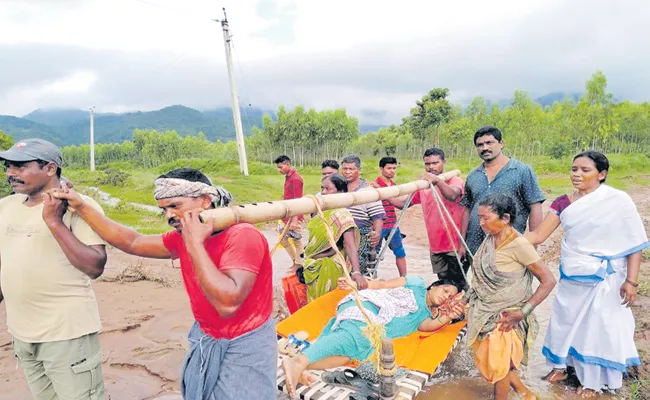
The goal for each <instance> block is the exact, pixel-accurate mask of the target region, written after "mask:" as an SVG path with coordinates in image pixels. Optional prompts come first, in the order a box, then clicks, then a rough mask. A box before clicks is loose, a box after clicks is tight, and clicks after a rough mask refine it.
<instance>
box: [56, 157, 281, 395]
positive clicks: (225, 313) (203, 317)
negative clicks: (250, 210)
mask: <svg viewBox="0 0 650 400" xmlns="http://www.w3.org/2000/svg"><path fill="white" fill-rule="evenodd" d="M54 196H55V197H58V198H60V199H65V200H67V201H68V206H69V210H71V211H74V212H77V213H78V214H79V215H80V216H81V218H83V220H84V221H86V223H88V225H89V226H90V227H91V228H92V229H93V230H94V231H95V232H97V233H98V234H99V236H101V237H102V239H104V240H105V241H107V242H108V243H110V244H111V245H113V246H115V247H117V248H118V249H120V250H122V251H124V252H126V253H129V254H134V255H137V256H140V257H150V258H172V259H180V264H181V272H182V275H183V281H184V283H185V289H186V290H187V294H188V295H189V297H190V305H191V308H192V313H193V314H194V319H195V323H194V325H193V326H192V329H191V330H190V333H189V335H188V339H189V342H190V350H189V353H188V354H187V356H186V358H185V361H184V362H183V373H182V380H181V392H182V394H183V398H184V399H186V400H202V399H213V398H215V399H242V398H243V399H253V398H254V399H275V398H276V396H277V394H276V391H277V388H276V383H275V381H276V368H277V364H276V363H277V341H276V340H277V339H276V332H275V324H274V322H273V319H272V318H271V313H272V310H273V282H272V266H271V257H270V255H269V249H268V243H267V241H266V239H265V238H264V236H263V235H262V233H261V232H260V231H258V230H257V229H256V228H255V227H254V226H253V225H250V224H246V223H242V224H237V225H233V226H231V227H229V228H226V229H224V230H223V231H220V232H213V228H212V226H213V221H211V220H208V221H205V223H204V222H203V221H202V220H201V218H200V216H199V214H200V212H201V211H204V210H207V209H211V208H214V207H219V206H226V205H228V203H229V202H230V201H231V200H232V196H231V195H230V193H228V192H227V191H226V190H225V189H223V188H221V187H218V186H216V187H215V186H213V185H212V183H211V182H210V179H208V177H207V176H205V175H204V174H203V173H201V172H200V171H198V170H195V169H191V168H180V169H176V170H173V171H171V172H169V173H167V174H164V175H161V176H159V177H158V178H157V179H156V181H155V192H154V197H155V198H156V200H157V202H158V206H159V207H160V208H161V209H162V210H163V211H164V214H165V218H167V220H168V223H169V225H171V226H172V227H173V228H174V229H175V230H173V231H170V232H167V233H165V234H163V235H142V234H140V233H138V232H136V231H134V230H132V229H130V228H127V227H125V226H123V225H120V224H118V223H116V222H114V221H112V220H110V219H108V218H106V217H105V216H104V215H102V214H101V213H99V212H97V211H96V210H95V209H94V208H93V207H90V206H88V205H86V204H85V203H84V201H83V200H82V198H81V197H80V196H79V194H77V193H75V192H74V191H72V190H70V189H68V188H62V189H60V190H56V191H54Z"/></svg>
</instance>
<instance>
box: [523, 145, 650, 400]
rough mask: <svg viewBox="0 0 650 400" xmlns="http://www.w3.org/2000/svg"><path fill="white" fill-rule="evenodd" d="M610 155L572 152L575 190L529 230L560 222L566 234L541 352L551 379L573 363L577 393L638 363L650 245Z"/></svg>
mask: <svg viewBox="0 0 650 400" xmlns="http://www.w3.org/2000/svg"><path fill="white" fill-rule="evenodd" d="M608 172H609V160H608V159H607V157H606V156H605V155H604V154H602V153H600V152H597V151H593V150H589V151H585V152H584V153H580V154H578V155H576V156H575V157H574V158H573V165H572V167H571V174H570V176H571V183H572V184H573V187H574V188H575V190H574V191H573V192H572V193H569V194H568V195H563V196H560V197H558V198H557V199H555V201H554V202H553V203H552V204H551V207H550V209H549V212H548V214H546V218H544V221H542V223H541V225H539V226H538V227H537V229H535V230H534V231H532V232H528V233H526V235H524V236H525V237H526V238H528V239H529V240H530V242H531V243H533V244H534V245H537V244H540V243H542V242H544V241H545V240H546V239H548V237H549V236H550V235H551V233H553V231H555V230H556V229H557V228H558V227H559V226H562V230H563V231H564V237H563V239H562V248H561V252H560V284H559V285H558V289H557V293H556V295H555V300H554V302H553V307H552V309H551V318H550V321H549V324H548V330H547V331H546V337H545V340H544V347H543V349H542V353H543V354H544V356H545V357H546V360H547V362H548V364H549V365H550V366H551V367H552V368H553V370H552V371H551V372H550V373H549V374H548V375H547V376H546V377H545V379H546V380H547V381H549V382H551V383H555V382H560V381H563V380H566V379H567V378H568V372H567V367H573V369H574V370H575V374H576V376H577V378H578V380H579V381H580V388H579V389H578V392H579V394H581V395H582V396H583V397H592V396H595V394H596V392H598V391H600V390H602V389H604V388H607V389H610V390H616V389H619V388H620V387H621V386H622V385H623V374H624V373H626V372H627V368H628V367H630V366H636V365H640V364H641V360H640V359H639V353H638V352H637V350H636V346H635V345H634V329H635V324H634V316H633V315H632V310H630V306H631V305H632V304H634V302H635V300H636V298H637V291H638V286H639V268H640V266H641V251H642V250H643V249H644V248H648V247H650V242H648V237H647V235H646V231H645V228H644V226H643V220H642V219H641V217H640V216H639V212H638V211H637V209H636V206H635V204H634V202H633V201H632V199H631V198H630V196H629V195H628V194H627V193H625V192H622V191H620V190H616V189H614V188H612V187H610V186H608V185H606V184H605V181H606V179H607V173H608Z"/></svg>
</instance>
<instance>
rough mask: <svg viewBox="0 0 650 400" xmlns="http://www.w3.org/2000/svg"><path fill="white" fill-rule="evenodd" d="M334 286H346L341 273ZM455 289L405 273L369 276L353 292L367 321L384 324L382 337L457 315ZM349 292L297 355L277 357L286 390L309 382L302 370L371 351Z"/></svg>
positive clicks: (437, 325) (426, 328) (435, 326)
mask: <svg viewBox="0 0 650 400" xmlns="http://www.w3.org/2000/svg"><path fill="white" fill-rule="evenodd" d="M339 288H341V289H343V290H349V289H350V287H349V286H348V284H347V282H346V281H345V279H343V278H341V279H340V280H339ZM459 290H460V288H459V287H458V284H457V283H455V282H453V281H448V280H439V281H436V282H434V283H432V284H431V285H430V286H428V287H427V285H426V284H425V282H424V279H422V277H419V276H406V277H401V278H397V279H392V280H388V281H369V282H368V289H365V290H360V291H359V297H360V299H361V301H362V302H361V304H362V306H363V308H364V310H365V311H366V313H367V314H368V315H369V316H370V318H371V319H372V320H373V323H375V322H376V323H380V324H382V325H384V327H385V332H386V337H389V338H398V337H402V336H407V335H409V334H411V333H413V332H415V331H417V330H420V331H423V332H434V331H437V330H439V329H442V328H443V327H445V326H446V325H448V324H450V323H451V322H452V321H454V320H455V319H458V318H460V317H461V316H462V315H463V311H464V305H463V303H462V302H461V299H460V297H462V295H463V293H462V292H461V293H459ZM353 296H354V294H353V293H350V294H349V295H347V296H346V297H344V298H343V299H342V300H341V301H340V302H339V304H338V308H337V311H336V317H335V318H332V319H331V320H330V322H329V323H328V324H327V325H326V326H325V328H324V329H323V332H322V333H321V334H320V336H319V337H318V339H317V340H316V341H315V342H314V343H312V344H311V346H309V347H308V348H307V349H305V350H304V351H303V353H302V354H300V355H299V356H297V357H295V358H285V359H284V360H283V362H282V368H283V369H284V372H285V374H286V376H287V387H288V391H289V394H290V395H292V396H293V394H294V393H295V390H296V385H297V383H298V382H301V383H303V384H310V383H312V382H313V381H314V380H315V378H314V377H313V376H311V375H310V374H309V373H308V372H307V370H320V369H330V368H336V367H340V366H343V365H345V364H347V363H348V362H350V361H351V360H357V361H360V362H361V361H364V360H365V359H367V358H368V357H369V356H370V355H371V353H372V351H373V347H372V345H371V343H370V341H369V340H368V338H366V337H365V336H364V334H363V333H362V328H363V327H365V326H367V324H366V319H365V318H364V316H363V314H362V312H361V310H360V309H359V307H358V306H357V303H356V302H355V300H354V297H353Z"/></svg>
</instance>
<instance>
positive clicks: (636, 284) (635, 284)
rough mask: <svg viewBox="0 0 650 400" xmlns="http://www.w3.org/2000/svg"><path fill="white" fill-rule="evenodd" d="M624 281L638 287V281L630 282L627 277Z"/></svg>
mask: <svg viewBox="0 0 650 400" xmlns="http://www.w3.org/2000/svg"><path fill="white" fill-rule="evenodd" d="M625 282H627V283H629V284H630V285H632V287H635V288H638V287H639V284H638V283H634V282H632V281H631V280H629V279H626V280H625Z"/></svg>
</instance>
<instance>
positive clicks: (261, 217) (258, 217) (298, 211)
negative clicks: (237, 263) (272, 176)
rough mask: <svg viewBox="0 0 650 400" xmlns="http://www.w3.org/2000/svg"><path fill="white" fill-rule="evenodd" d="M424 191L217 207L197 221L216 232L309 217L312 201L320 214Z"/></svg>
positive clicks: (399, 188) (407, 188)
mask: <svg viewBox="0 0 650 400" xmlns="http://www.w3.org/2000/svg"><path fill="white" fill-rule="evenodd" d="M459 175H460V171H459V170H453V171H449V172H445V173H443V174H440V175H439V177H440V178H441V179H442V180H444V181H447V180H449V179H451V178H452V177H454V176H459ZM428 187H429V182H428V181H426V180H417V181H414V182H409V183H404V184H401V185H395V186H388V187H383V188H379V189H372V188H368V189H364V190H360V191H358V192H350V193H336V194H328V195H323V196H316V197H302V198H300V199H292V200H279V201H269V202H262V203H252V204H242V205H238V206H229V207H221V208H216V209H211V210H206V211H204V212H202V213H201V217H202V218H203V219H204V220H206V219H208V218H211V217H212V218H214V230H215V231H220V230H223V229H226V228H228V227H229V226H232V225H235V224H238V223H241V222H248V223H251V224H258V223H261V222H269V221H276V220H278V219H284V218H289V217H295V216H297V215H303V214H312V213H315V212H316V211H317V209H316V205H315V204H314V201H317V202H318V203H319V204H320V206H321V209H322V210H332V209H336V208H346V207H350V206H356V205H359V204H366V203H372V202H375V201H379V200H386V199H390V198H394V197H399V196H404V195H407V194H411V193H415V192H416V191H418V190H421V189H427V188H428Z"/></svg>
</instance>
